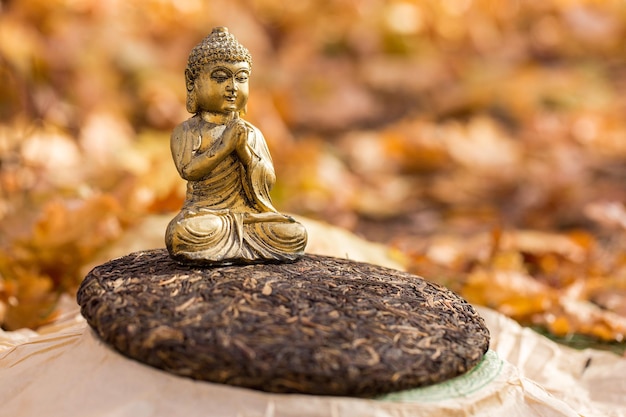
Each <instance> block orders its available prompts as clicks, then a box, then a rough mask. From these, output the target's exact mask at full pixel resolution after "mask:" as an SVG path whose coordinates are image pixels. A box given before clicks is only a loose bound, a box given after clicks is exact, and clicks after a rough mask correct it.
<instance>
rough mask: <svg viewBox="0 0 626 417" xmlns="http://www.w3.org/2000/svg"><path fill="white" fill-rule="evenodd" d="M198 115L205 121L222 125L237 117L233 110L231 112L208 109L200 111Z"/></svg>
mask: <svg viewBox="0 0 626 417" xmlns="http://www.w3.org/2000/svg"><path fill="white" fill-rule="evenodd" d="M200 117H201V118H202V120H204V121H205V122H207V123H213V124H216V125H224V124H226V123H228V122H230V121H231V120H233V119H234V118H236V117H237V115H236V113H235V112H231V113H215V112H209V111H202V112H200Z"/></svg>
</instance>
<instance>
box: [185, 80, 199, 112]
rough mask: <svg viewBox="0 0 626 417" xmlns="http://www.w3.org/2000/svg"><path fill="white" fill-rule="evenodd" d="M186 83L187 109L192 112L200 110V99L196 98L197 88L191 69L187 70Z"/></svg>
mask: <svg viewBox="0 0 626 417" xmlns="http://www.w3.org/2000/svg"><path fill="white" fill-rule="evenodd" d="M185 85H186V87H187V103H185V104H186V107H187V111H188V112H189V113H191V114H196V113H197V112H198V100H197V98H196V89H195V83H194V79H193V78H192V75H191V71H189V69H186V70H185Z"/></svg>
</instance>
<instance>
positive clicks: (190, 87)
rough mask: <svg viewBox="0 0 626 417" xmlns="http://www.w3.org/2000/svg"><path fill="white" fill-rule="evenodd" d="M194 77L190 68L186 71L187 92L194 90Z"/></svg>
mask: <svg viewBox="0 0 626 417" xmlns="http://www.w3.org/2000/svg"><path fill="white" fill-rule="evenodd" d="M194 81H195V80H194V77H193V74H192V73H191V71H190V70H189V68H187V69H185V87H187V92H189V91H191V90H193V87H194Z"/></svg>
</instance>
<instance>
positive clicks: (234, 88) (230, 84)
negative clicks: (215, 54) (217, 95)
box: [226, 78, 239, 91]
mask: <svg viewBox="0 0 626 417" xmlns="http://www.w3.org/2000/svg"><path fill="white" fill-rule="evenodd" d="M226 90H228V91H237V90H239V87H238V86H237V82H236V81H235V80H234V79H232V78H231V79H230V80H229V81H228V84H227V85H226Z"/></svg>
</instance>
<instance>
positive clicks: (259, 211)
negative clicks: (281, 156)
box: [165, 27, 307, 264]
mask: <svg viewBox="0 0 626 417" xmlns="http://www.w3.org/2000/svg"><path fill="white" fill-rule="evenodd" d="M251 69H252V59H251V57H250V53H249V52H248V50H247V49H246V48H245V47H243V46H242V45H240V44H239V43H238V42H237V40H236V39H235V37H234V36H233V35H232V34H230V33H229V32H228V29H226V28H222V27H218V28H214V29H213V31H212V32H211V34H209V36H207V37H206V38H204V39H203V40H202V42H200V44H198V45H197V46H196V47H194V48H193V50H192V51H191V53H190V54H189V60H188V62H187V68H186V69H185V80H186V86H187V110H188V111H189V112H190V113H192V114H193V115H194V116H193V117H191V118H190V119H188V120H186V121H185V122H183V123H181V124H180V125H178V126H176V128H174V131H173V132H172V137H171V144H170V145H171V151H172V157H173V159H174V163H175V164H176V169H177V170H178V172H179V174H180V176H181V177H182V178H183V179H185V180H187V195H186V198H185V203H184V205H183V208H182V210H181V211H180V213H178V215H177V216H176V217H175V218H174V219H173V220H172V221H171V222H170V223H169V225H168V227H167V230H166V233H165V244H166V246H167V249H168V251H169V253H170V256H171V257H172V258H174V259H176V260H178V261H180V262H192V263H205V264H232V263H256V262H281V261H293V260H295V259H297V258H298V257H299V256H301V255H302V254H303V253H304V248H305V246H306V242H307V233H306V230H305V228H304V226H302V225H301V224H300V223H298V222H296V221H295V220H294V219H293V218H292V217H290V216H287V215H284V214H281V213H279V212H278V211H277V210H276V209H275V208H274V206H273V205H272V202H271V200H270V189H271V188H272V186H273V185H274V182H275V181H276V177H275V174H274V166H273V165H272V159H271V156H270V153H269V150H268V148H267V144H266V142H265V139H264V138H263V135H262V134H261V132H260V131H259V130H258V129H257V128H256V127H254V126H253V125H252V124H250V123H248V122H246V121H244V120H243V119H241V118H240V116H241V115H242V114H245V110H246V103H247V101H248V79H249V77H250V71H251Z"/></svg>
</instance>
